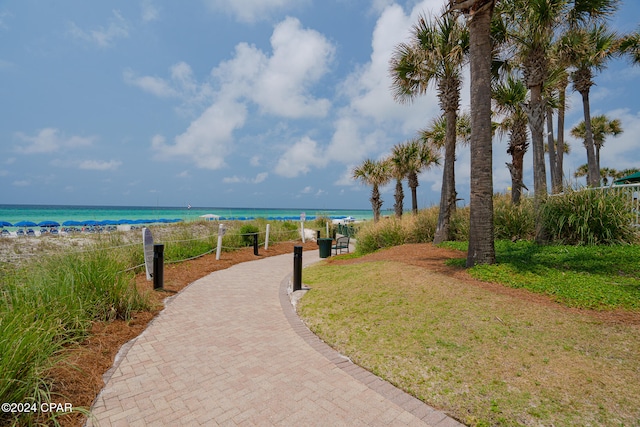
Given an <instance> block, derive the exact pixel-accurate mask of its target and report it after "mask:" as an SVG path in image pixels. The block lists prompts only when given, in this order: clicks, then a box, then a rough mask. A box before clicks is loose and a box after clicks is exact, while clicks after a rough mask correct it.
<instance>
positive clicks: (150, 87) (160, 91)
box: [122, 69, 178, 98]
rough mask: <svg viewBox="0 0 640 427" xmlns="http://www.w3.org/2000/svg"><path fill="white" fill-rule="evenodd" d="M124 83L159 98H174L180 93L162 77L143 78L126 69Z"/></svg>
mask: <svg viewBox="0 0 640 427" xmlns="http://www.w3.org/2000/svg"><path fill="white" fill-rule="evenodd" d="M122 75H123V77H124V81H125V83H127V84H130V85H133V86H137V87H139V88H140V89H142V90H143V91H145V92H149V93H151V94H153V95H155V96H157V97H159V98H172V97H176V96H178V92H177V91H176V90H175V89H173V88H172V87H171V85H170V84H169V83H167V81H166V80H164V79H162V78H160V77H153V76H142V77H138V76H136V75H135V73H134V72H133V71H132V70H130V69H126V70H125V71H124V72H123V73H122Z"/></svg>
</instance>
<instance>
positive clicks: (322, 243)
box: [318, 238, 333, 258]
mask: <svg viewBox="0 0 640 427" xmlns="http://www.w3.org/2000/svg"><path fill="white" fill-rule="evenodd" d="M332 244H333V239H327V238H324V239H318V247H319V250H320V258H329V257H330V256H331V245H332Z"/></svg>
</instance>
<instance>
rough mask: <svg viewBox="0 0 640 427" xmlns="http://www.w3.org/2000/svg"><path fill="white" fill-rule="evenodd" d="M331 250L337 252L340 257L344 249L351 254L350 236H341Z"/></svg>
mask: <svg viewBox="0 0 640 427" xmlns="http://www.w3.org/2000/svg"><path fill="white" fill-rule="evenodd" d="M331 249H332V250H334V251H336V255H338V251H340V253H342V251H343V250H344V249H346V250H347V253H349V236H340V237H338V238H337V239H336V244H335V245H333V246H331Z"/></svg>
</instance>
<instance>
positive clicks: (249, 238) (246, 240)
mask: <svg viewBox="0 0 640 427" xmlns="http://www.w3.org/2000/svg"><path fill="white" fill-rule="evenodd" d="M259 231H260V229H259V228H258V226H257V225H255V224H244V225H243V226H242V227H240V235H241V236H242V243H243V245H244V246H251V245H253V234H254V233H257V232H259Z"/></svg>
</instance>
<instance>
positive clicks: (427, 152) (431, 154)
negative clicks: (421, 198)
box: [391, 139, 440, 216]
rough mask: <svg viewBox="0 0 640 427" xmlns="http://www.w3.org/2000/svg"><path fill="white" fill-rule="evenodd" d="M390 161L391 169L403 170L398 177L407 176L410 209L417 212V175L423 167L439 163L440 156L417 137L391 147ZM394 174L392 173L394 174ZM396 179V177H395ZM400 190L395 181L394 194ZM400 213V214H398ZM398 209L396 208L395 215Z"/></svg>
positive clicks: (426, 167)
mask: <svg viewBox="0 0 640 427" xmlns="http://www.w3.org/2000/svg"><path fill="white" fill-rule="evenodd" d="M391 163H392V164H393V169H394V170H396V171H397V172H398V175H399V174H400V172H403V173H404V175H403V176H402V177H401V178H400V179H403V178H407V181H408V184H409V188H410V189H411V211H412V212H413V213H414V214H415V213H418V195H417V194H418V186H419V185H420V184H419V182H418V175H419V174H420V172H422V171H423V170H425V169H428V168H429V167H431V166H432V165H434V164H435V165H438V164H440V157H439V156H438V154H437V153H436V152H435V150H433V149H432V148H431V146H430V145H429V144H427V143H424V142H423V141H420V140H418V139H412V140H409V141H407V142H405V143H403V144H399V145H396V146H395V147H393V150H392V153H391ZM395 175H396V174H395V173H394V176H395ZM396 179H398V178H396ZM400 191H401V190H399V189H398V183H397V182H396V194H398V193H399V192H400ZM398 200H399V199H398V198H396V204H398ZM400 215H402V214H400ZM400 215H398V210H397V208H396V216H400Z"/></svg>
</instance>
